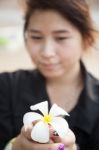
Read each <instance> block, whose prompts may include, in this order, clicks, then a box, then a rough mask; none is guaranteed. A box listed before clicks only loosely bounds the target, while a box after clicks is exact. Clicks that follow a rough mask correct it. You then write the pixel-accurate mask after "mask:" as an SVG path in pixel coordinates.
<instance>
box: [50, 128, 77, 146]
mask: <svg viewBox="0 0 99 150" xmlns="http://www.w3.org/2000/svg"><path fill="white" fill-rule="evenodd" d="M51 139H53V141H54V142H55V143H59V142H60V143H64V145H65V146H66V147H68V146H70V145H73V144H74V143H75V141H76V139H75V135H74V133H73V132H72V131H71V130H70V129H69V131H68V133H67V135H66V137H65V138H64V139H63V138H61V137H60V136H57V135H56V136H55V135H54V134H53V135H51Z"/></svg>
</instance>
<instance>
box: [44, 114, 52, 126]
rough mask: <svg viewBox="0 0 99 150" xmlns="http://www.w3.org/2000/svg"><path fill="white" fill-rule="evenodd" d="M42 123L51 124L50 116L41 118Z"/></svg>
mask: <svg viewBox="0 0 99 150" xmlns="http://www.w3.org/2000/svg"><path fill="white" fill-rule="evenodd" d="M43 121H44V122H45V123H47V124H48V123H51V122H52V116H51V115H45V116H44V117H43Z"/></svg>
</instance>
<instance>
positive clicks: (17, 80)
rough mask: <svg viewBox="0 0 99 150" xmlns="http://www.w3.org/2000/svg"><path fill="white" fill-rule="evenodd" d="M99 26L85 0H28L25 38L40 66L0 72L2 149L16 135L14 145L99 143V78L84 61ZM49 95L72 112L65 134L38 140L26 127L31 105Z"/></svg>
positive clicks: (93, 148) (68, 149)
mask: <svg viewBox="0 0 99 150" xmlns="http://www.w3.org/2000/svg"><path fill="white" fill-rule="evenodd" d="M94 32H95V31H94V29H93V25H92V21H91V18H90V14H89V8H88V5H87V3H86V2H85V0H78V1H77V0H73V1H72V0H63V1H62V0H57V1H53V0H49V1H46V0H36V1H35V0H27V1H26V11H25V25H24V37H25V44H26V47H27V50H28V52H29V54H30V56H31V59H32V60H33V63H35V65H36V67H37V69H36V70H31V71H23V70H19V71H16V72H13V73H3V74H1V75H0V149H3V148H4V147H5V145H6V143H7V142H8V141H9V140H10V139H12V138H13V137H16V139H15V141H14V143H13V144H12V145H13V146H12V148H13V150H21V149H24V150H28V149H29V150H38V149H39V150H42V149H43V150H47V149H50V150H52V149H54V150H57V149H59V150H61V149H64V150H77V149H80V150H98V149H99V126H98V124H99V115H98V114H99V81H98V80H97V79H95V78H94V77H93V76H92V75H90V74H89V73H88V72H87V70H86V69H85V66H84V65H83V63H82V61H81V59H82V56H83V54H84V53H85V52H86V51H87V49H88V48H90V47H91V46H92V45H93V44H94V42H95V38H94ZM44 100H48V102H49V104H50V106H51V105H52V104H53V103H56V104H58V105H59V106H60V107H62V108H63V109H64V110H66V111H67V112H68V113H69V114H70V117H68V118H66V119H68V123H69V127H70V130H69V133H68V135H67V136H66V138H65V139H61V138H60V137H59V136H57V135H55V134H53V136H54V137H53V138H54V139H53V142H52V141H49V143H47V144H40V143H36V142H34V141H33V140H31V137H30V132H31V129H28V131H25V129H24V127H22V126H23V123H22V119H23V115H24V114H25V113H26V112H28V111H29V107H30V105H34V104H36V103H39V102H42V101H44ZM50 106H49V107H50ZM60 143H62V144H63V145H64V147H62V148H61V147H60ZM10 144H11V143H10ZM6 149H7V148H6Z"/></svg>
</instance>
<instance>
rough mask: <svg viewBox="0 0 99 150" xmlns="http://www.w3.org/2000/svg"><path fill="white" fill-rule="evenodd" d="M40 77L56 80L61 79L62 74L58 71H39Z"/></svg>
mask: <svg viewBox="0 0 99 150" xmlns="http://www.w3.org/2000/svg"><path fill="white" fill-rule="evenodd" d="M41 73H42V75H43V76H44V77H45V78H58V77H61V76H62V75H63V74H62V73H61V72H59V71H53V72H51V71H50V72H43V71H41Z"/></svg>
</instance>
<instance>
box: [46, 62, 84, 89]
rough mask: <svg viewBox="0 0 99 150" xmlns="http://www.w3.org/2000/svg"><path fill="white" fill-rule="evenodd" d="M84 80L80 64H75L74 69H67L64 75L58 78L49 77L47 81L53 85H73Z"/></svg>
mask: <svg viewBox="0 0 99 150" xmlns="http://www.w3.org/2000/svg"><path fill="white" fill-rule="evenodd" d="M81 80H82V74H81V70H80V64H77V65H75V67H74V66H73V68H72V69H70V70H68V71H66V72H65V73H64V75H62V76H60V77H58V78H51V79H47V83H48V84H50V85H53V86H59V87H61V86H64V85H65V86H72V85H77V84H78V83H79V82H81Z"/></svg>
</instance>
